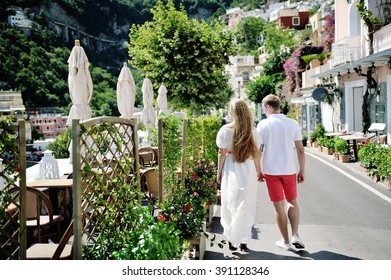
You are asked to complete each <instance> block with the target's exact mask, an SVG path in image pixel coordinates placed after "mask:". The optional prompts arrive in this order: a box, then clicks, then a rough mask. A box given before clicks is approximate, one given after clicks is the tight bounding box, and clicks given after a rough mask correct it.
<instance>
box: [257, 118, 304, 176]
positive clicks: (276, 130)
mask: <svg viewBox="0 0 391 280" xmlns="http://www.w3.org/2000/svg"><path fill="white" fill-rule="evenodd" d="M257 131H258V134H259V137H260V140H261V145H263V151H262V161H261V164H262V172H263V173H264V174H269V175H291V174H295V173H296V172H297V168H296V159H297V154H296V150H295V143H294V142H295V141H299V140H302V135H301V130H300V126H299V124H298V123H297V121H296V120H294V119H291V118H288V117H286V116H285V115H283V114H271V115H270V116H269V117H268V118H266V119H264V120H262V121H260V122H259V123H258V126H257Z"/></svg>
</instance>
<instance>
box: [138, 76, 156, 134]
mask: <svg viewBox="0 0 391 280" xmlns="http://www.w3.org/2000/svg"><path fill="white" fill-rule="evenodd" d="M141 91H142V93H143V103H144V109H143V112H142V113H141V121H142V122H143V123H144V124H145V126H146V128H147V129H150V128H153V127H154V126H155V123H156V112H155V109H154V108H153V87H152V82H151V80H150V79H148V78H145V79H144V82H143V86H142V88H141Z"/></svg>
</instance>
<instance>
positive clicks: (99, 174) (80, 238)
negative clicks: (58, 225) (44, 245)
mask: <svg viewBox="0 0 391 280" xmlns="http://www.w3.org/2000/svg"><path fill="white" fill-rule="evenodd" d="M72 126H73V131H72V142H73V146H72V147H73V148H72V158H73V160H72V161H73V179H74V187H73V189H74V190H73V196H74V197H73V200H74V202H73V205H74V218H75V221H76V223H75V230H74V231H75V236H76V237H77V238H76V239H75V240H74V258H75V259H81V258H85V256H84V253H82V251H83V252H85V250H83V247H86V246H88V250H89V251H93V250H94V249H95V248H94V246H96V244H98V243H99V242H97V240H98V238H99V234H100V232H102V231H105V230H108V229H109V230H112V229H116V230H126V229H125V228H123V229H122V227H123V225H122V223H121V219H122V216H123V213H124V211H125V209H128V207H129V206H131V205H135V204H140V199H141V191H140V187H139V171H138V169H139V163H138V137H137V121H136V119H130V120H126V119H123V118H115V117H101V118H94V119H90V120H88V121H85V122H82V123H80V124H79V123H78V121H77V120H76V121H74V123H73V124H72ZM75 205H76V206H75ZM79 206H81V207H79Z"/></svg>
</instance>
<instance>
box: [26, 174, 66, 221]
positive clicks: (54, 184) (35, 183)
mask: <svg viewBox="0 0 391 280" xmlns="http://www.w3.org/2000/svg"><path fill="white" fill-rule="evenodd" d="M27 186H28V187H32V188H37V189H38V188H39V189H41V188H44V189H45V188H47V189H49V197H50V200H51V202H52V204H53V209H54V213H55V214H58V213H59V212H60V209H59V208H60V207H59V204H60V203H59V199H58V196H57V195H58V191H59V190H60V189H65V190H66V191H69V195H70V197H72V186H73V179H40V180H32V181H30V182H27ZM71 201H72V200H71Z"/></svg>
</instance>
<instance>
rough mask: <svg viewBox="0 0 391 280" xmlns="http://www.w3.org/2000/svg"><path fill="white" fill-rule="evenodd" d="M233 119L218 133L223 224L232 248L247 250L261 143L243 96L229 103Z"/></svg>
mask: <svg viewBox="0 0 391 280" xmlns="http://www.w3.org/2000/svg"><path fill="white" fill-rule="evenodd" d="M229 111H230V114H231V117H232V119H233V122H231V123H229V124H226V125H224V126H222V127H221V128H220V130H219V132H218V133H217V137H216V144H217V146H218V147H219V156H218V170H217V182H218V183H220V184H221V225H222V226H223V228H224V233H223V234H224V236H225V238H226V239H227V240H228V241H229V249H230V250H236V249H237V246H238V245H239V244H240V249H241V250H243V251H244V250H247V242H248V240H249V239H251V229H252V226H253V225H254V222H255V210H256V197H257V185H258V183H259V182H258V181H257V174H258V172H259V171H261V167H260V156H259V147H260V140H259V136H258V134H257V132H256V129H255V126H254V123H253V118H252V114H251V111H250V109H249V107H248V105H247V104H246V102H244V101H243V100H241V99H236V100H233V101H232V102H231V104H230V110H229Z"/></svg>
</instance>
